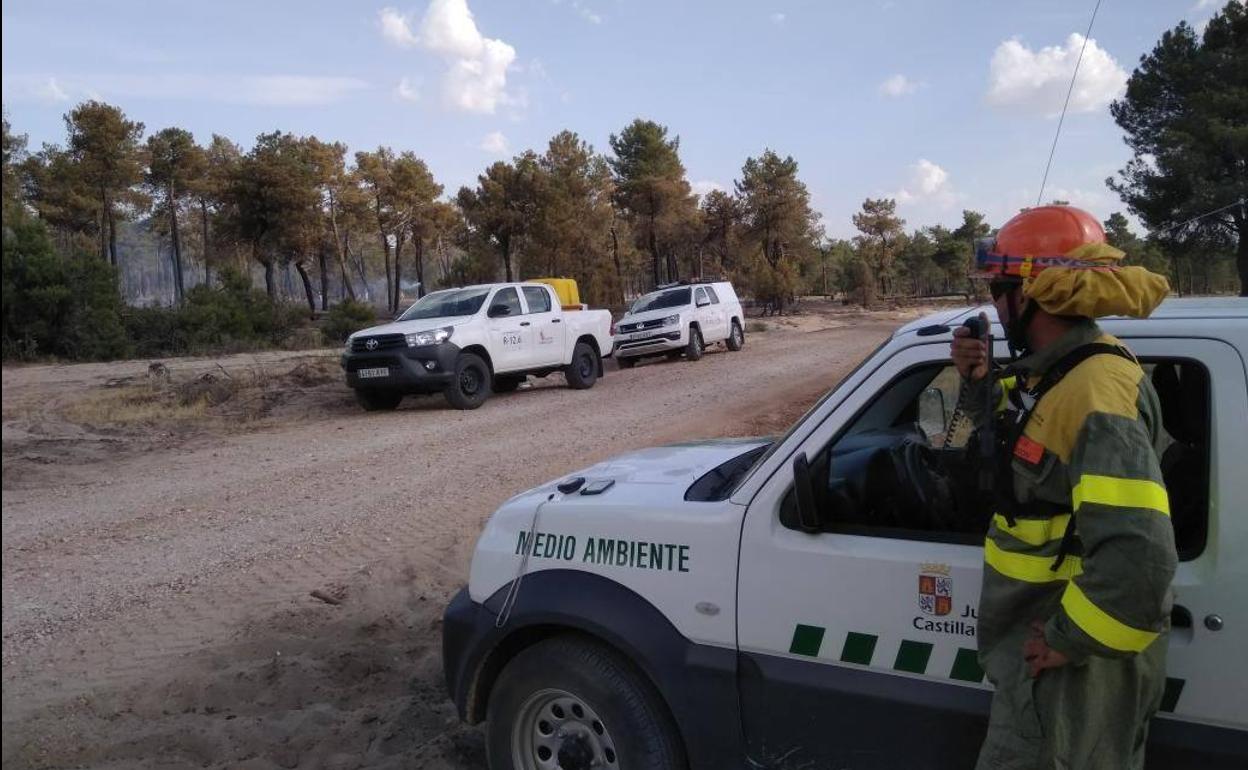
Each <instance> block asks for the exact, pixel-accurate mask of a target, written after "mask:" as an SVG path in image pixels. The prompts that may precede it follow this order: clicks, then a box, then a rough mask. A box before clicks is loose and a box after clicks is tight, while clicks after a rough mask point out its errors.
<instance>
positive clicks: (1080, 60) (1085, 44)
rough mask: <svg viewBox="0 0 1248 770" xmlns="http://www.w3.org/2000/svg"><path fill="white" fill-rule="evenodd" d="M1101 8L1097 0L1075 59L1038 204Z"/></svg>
mask: <svg viewBox="0 0 1248 770" xmlns="http://www.w3.org/2000/svg"><path fill="white" fill-rule="evenodd" d="M1099 10H1101V0H1096V6H1095V7H1094V8H1093V9H1092V18H1091V19H1089V20H1088V31H1087V32H1086V33H1084V36H1083V47H1082V48H1080V49H1079V58H1078V59H1076V60H1075V71H1074V74H1072V75H1071V76H1070V87H1068V88H1067V89H1066V101H1065V103H1063V104H1062V114H1061V116H1060V117H1059V118H1058V119H1057V131H1056V132H1054V134H1053V146H1052V147H1050V148H1049V162H1048V163H1046V164H1044V179H1042V180H1040V194H1039V195H1037V196H1036V205H1037V206H1039V205H1040V201H1042V200H1044V188H1045V186H1046V185H1047V184H1048V183H1049V169H1050V168H1052V167H1053V154H1054V153H1056V152H1057V140H1058V137H1060V136H1061V135H1062V123H1064V122H1065V121H1066V109H1067V108H1068V107H1070V95H1071V94H1072V93H1074V91H1075V80H1076V79H1077V78H1078V77H1079V65H1080V64H1082V63H1083V52H1084V51H1086V50H1088V39H1089V37H1090V36H1091V35H1092V25H1093V24H1095V23H1096V12H1097V11H1099Z"/></svg>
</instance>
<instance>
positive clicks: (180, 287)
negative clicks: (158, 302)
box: [168, 182, 186, 305]
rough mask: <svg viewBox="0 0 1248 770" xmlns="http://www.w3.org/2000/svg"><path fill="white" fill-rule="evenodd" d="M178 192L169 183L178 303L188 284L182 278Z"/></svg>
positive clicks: (175, 289) (175, 287)
mask: <svg viewBox="0 0 1248 770" xmlns="http://www.w3.org/2000/svg"><path fill="white" fill-rule="evenodd" d="M177 200H178V199H177V194H176V192H175V191H174V189H173V183H172V182H170V183H169V200H168V203H169V236H170V238H171V239H172V240H173V293H174V296H175V298H176V299H177V302H178V304H179V305H180V304H182V300H183V299H184V298H185V297H186V285H185V284H184V283H183V279H182V236H181V235H180V234H179V233H178V205H177Z"/></svg>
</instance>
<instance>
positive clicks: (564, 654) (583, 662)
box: [485, 636, 685, 770]
mask: <svg viewBox="0 0 1248 770" xmlns="http://www.w3.org/2000/svg"><path fill="white" fill-rule="evenodd" d="M486 719H487V720H488V723H487V725H486V739H485V740H486V759H487V762H488V765H489V766H490V767H491V768H492V769H493V770H536V768H539V767H551V766H554V765H558V766H560V767H578V768H579V767H584V768H590V767H595V768H597V767H602V768H617V769H618V770H681V768H684V767H685V761H684V751H683V749H682V747H681V744H680V738H679V737H678V735H677V732H676V727H675V725H674V724H673V723H672V719H671V717H670V716H669V715H668V713H667V708H666V707H665V706H664V705H663V702H662V700H661V699H660V698H659V695H658V693H656V692H655V691H654V688H653V686H651V685H650V683H649V682H647V681H646V680H645V679H644V678H643V677H642V676H641V675H639V674H638V673H637V672H636V670H635V669H634V668H633V666H632V665H631V664H630V663H629V662H628V660H627V659H625V658H624V657H622V656H621V655H620V654H619V653H617V652H615V651H614V650H612V649H610V648H608V647H606V646H604V645H601V644H598V643H596V642H593V641H590V640H583V639H579V638H576V637H571V636H557V637H554V638H552V639H547V640H546V641H543V642H539V643H537V644H535V645H533V646H532V647H530V648H528V649H526V650H524V651H523V652H521V653H520V654H519V655H517V656H516V657H515V659H514V660H512V661H511V662H510V663H508V664H507V667H506V668H504V669H503V671H502V673H501V674H499V677H498V681H497V682H496V683H495V685H494V688H493V690H492V691H491V692H490V698H489V706H488V708H487V712H486ZM561 734H562V735H561ZM542 752H545V753H544V754H543V753H542ZM552 760H553V764H552ZM595 761H596V762H597V763H598V764H593V763H594V762H595ZM539 763H545V764H539Z"/></svg>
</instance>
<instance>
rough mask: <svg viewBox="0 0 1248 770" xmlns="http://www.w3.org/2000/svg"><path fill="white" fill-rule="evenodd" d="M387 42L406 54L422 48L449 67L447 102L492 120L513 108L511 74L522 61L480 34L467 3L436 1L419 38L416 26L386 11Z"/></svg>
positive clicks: (444, 83)
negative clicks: (497, 112)
mask: <svg viewBox="0 0 1248 770" xmlns="http://www.w3.org/2000/svg"><path fill="white" fill-rule="evenodd" d="M379 23H380V26H381V33H382V37H384V38H385V39H386V40H388V41H390V42H391V43H393V44H395V45H397V46H399V47H401V48H412V47H415V46H419V47H421V48H424V49H425V50H427V51H429V52H431V53H434V54H437V55H438V56H440V57H442V59H443V60H444V61H445V62H446V65H447V70H446V74H445V75H444V77H443V80H442V91H443V97H444V98H445V100H446V102H447V104H449V105H450V106H452V107H454V108H456V109H460V110H464V111H466V112H481V113H487V114H492V113H493V112H494V111H495V110H496V109H497V107H498V105H499V104H505V103H507V102H508V95H507V91H506V89H507V71H508V69H510V68H511V67H512V65H513V64H514V63H515V61H516V49H515V48H512V47H511V46H510V45H508V44H507V43H505V42H503V41H502V40H498V39H494V38H488V37H485V36H483V35H482V34H481V32H480V30H478V29H477V23H476V21H475V20H474V19H473V16H472V11H471V10H470V9H469V8H468V3H467V0H432V2H430V3H429V7H428V8H427V9H426V10H425V15H424V17H422V18H421V21H420V27H419V31H418V32H413V31H412V25H411V20H410V19H409V18H408V17H406V16H404V15H403V14H401V13H400V12H399V11H397V10H395V9H394V8H383V9H382V10H381V13H380V17H379Z"/></svg>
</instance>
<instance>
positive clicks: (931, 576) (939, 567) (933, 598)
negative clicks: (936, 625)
mask: <svg viewBox="0 0 1248 770" xmlns="http://www.w3.org/2000/svg"><path fill="white" fill-rule="evenodd" d="M919 609H920V610H922V611H923V613H924V614H925V615H948V614H949V612H950V611H951V610H952V609H953V578H952V577H950V575H949V565H948V564H921V565H919Z"/></svg>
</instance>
